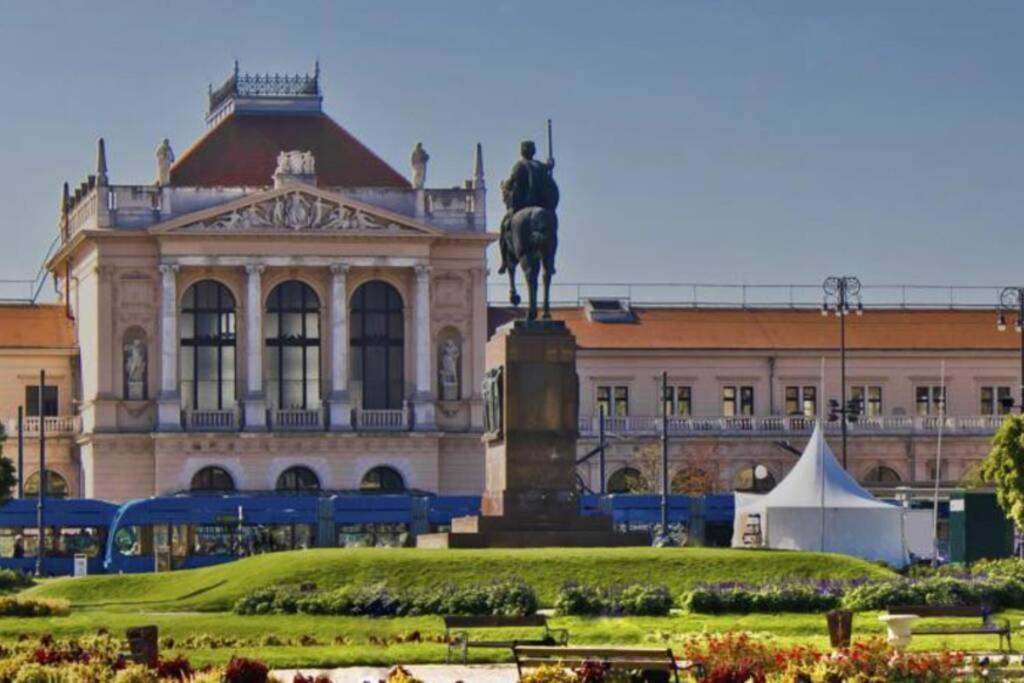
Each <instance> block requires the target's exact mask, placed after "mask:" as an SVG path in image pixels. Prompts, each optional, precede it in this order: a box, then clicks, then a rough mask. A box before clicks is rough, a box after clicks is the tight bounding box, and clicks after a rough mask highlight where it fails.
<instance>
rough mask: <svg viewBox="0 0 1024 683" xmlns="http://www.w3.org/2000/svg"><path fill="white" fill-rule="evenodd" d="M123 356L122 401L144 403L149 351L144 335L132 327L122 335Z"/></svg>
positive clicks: (139, 329) (140, 330) (147, 396)
mask: <svg viewBox="0 0 1024 683" xmlns="http://www.w3.org/2000/svg"><path fill="white" fill-rule="evenodd" d="M122 352H123V354H124V356H123V359H122V363H123V365H122V366H121V367H122V368H124V399H125V400H126V401H145V400H146V399H147V398H149V390H148V383H147V381H146V379H147V377H146V376H147V372H146V369H147V368H148V367H149V363H148V361H149V351H148V349H147V347H146V333H145V332H144V331H143V330H142V329H141V328H138V327H133V328H132V329H130V330H128V331H127V332H125V334H124V345H123V348H122Z"/></svg>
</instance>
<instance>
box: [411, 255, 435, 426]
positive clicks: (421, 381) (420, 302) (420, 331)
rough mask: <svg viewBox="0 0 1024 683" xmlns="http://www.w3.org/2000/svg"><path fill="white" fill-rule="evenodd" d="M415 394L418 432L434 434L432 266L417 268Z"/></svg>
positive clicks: (414, 405)
mask: <svg viewBox="0 0 1024 683" xmlns="http://www.w3.org/2000/svg"><path fill="white" fill-rule="evenodd" d="M415 325H416V395H415V397H414V398H413V420H414V423H415V424H414V426H415V429H416V430H417V431H434V430H435V429H436V424H435V420H434V395H433V392H432V391H431V384H432V383H431V376H430V370H431V365H432V364H431V362H430V354H431V347H432V344H431V334H430V266H426V265H420V266H416V303H415Z"/></svg>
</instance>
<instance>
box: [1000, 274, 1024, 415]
mask: <svg viewBox="0 0 1024 683" xmlns="http://www.w3.org/2000/svg"><path fill="white" fill-rule="evenodd" d="M1014 312H1015V313H1016V314H1017V322H1016V323H1014V325H1013V326H1014V328H1016V330H1017V337H1018V339H1019V340H1020V402H1019V403H1018V406H1017V408H1018V410H1020V411H1021V414H1024V287H1004V288H1003V291H1002V292H1000V293H999V318H998V319H997V320H996V327H997V328H998V329H999V331H1000V332H1005V331H1006V314H1007V313H1014Z"/></svg>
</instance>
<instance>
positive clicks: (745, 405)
mask: <svg viewBox="0 0 1024 683" xmlns="http://www.w3.org/2000/svg"><path fill="white" fill-rule="evenodd" d="M753 414H754V387H740V415H743V416H744V417H747V416H750V415H753Z"/></svg>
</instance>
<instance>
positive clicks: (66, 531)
mask: <svg viewBox="0 0 1024 683" xmlns="http://www.w3.org/2000/svg"><path fill="white" fill-rule="evenodd" d="M54 531H57V532H59V533H58V534H57V535H56V537H55V538H54V540H55V541H56V546H57V549H56V552H57V556H59V557H74V556H75V555H86V556H88V557H99V556H100V552H101V549H102V547H103V532H102V531H100V530H99V529H93V528H89V527H84V528H72V527H65V528H62V529H55V530H54Z"/></svg>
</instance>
